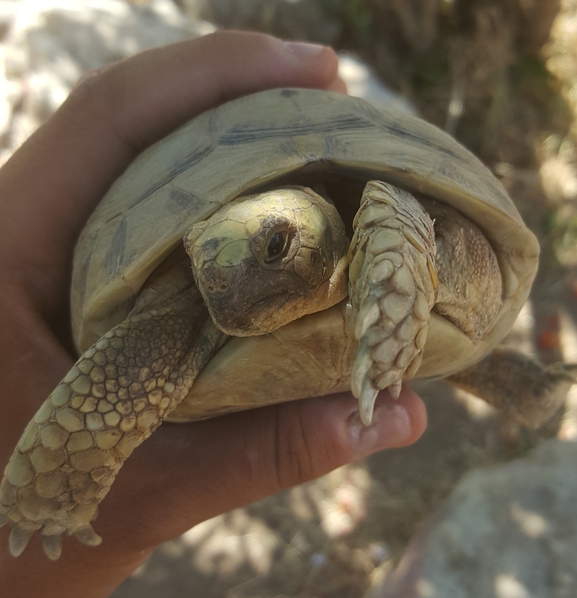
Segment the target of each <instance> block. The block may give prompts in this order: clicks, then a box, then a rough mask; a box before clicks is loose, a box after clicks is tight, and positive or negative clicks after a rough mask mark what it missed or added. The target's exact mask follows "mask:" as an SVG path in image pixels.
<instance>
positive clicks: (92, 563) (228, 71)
mask: <svg viewBox="0 0 577 598" xmlns="http://www.w3.org/2000/svg"><path fill="white" fill-rule="evenodd" d="M298 50H299V46H288V47H287V46H285V45H283V44H282V43H281V42H280V41H278V40H275V39H273V38H271V37H268V36H263V35H257V34H241V33H218V34H215V35H211V36H207V37H204V38H199V39H196V40H192V41H189V42H184V43H181V44H177V45H174V46H168V47H165V48H161V49H157V50H152V51H149V52H145V53H143V54H140V55H138V56H136V57H134V58H132V59H130V60H127V61H124V62H122V63H119V64H117V65H113V66H111V67H108V68H106V69H103V70H102V71H101V72H99V73H93V74H91V75H89V76H88V77H86V78H85V79H84V80H83V82H81V83H80V84H79V85H78V86H77V88H76V89H75V90H74V92H73V93H72V94H71V96H70V98H69V99H68V100H67V102H66V103H65V104H64V105H63V106H62V108H61V109H60V110H59V111H58V112H57V113H56V114H55V115H54V116H53V117H52V118H51V119H50V121H49V122H48V123H47V124H46V125H45V126H43V127H42V128H41V129H40V130H39V131H37V132H36V134H34V135H33V136H32V137H31V138H30V139H29V140H28V141H27V142H26V143H25V144H24V145H23V147H22V148H21V149H20V150H19V151H18V152H17V153H16V154H15V155H14V156H13V158H12V159H11V160H10V161H9V162H8V163H7V164H6V165H5V166H4V167H3V168H2V170H1V171H0V205H1V209H2V219H1V221H0V281H1V283H0V379H1V380H2V391H1V395H0V402H1V409H2V414H3V415H2V420H1V421H0V464H1V467H2V468H3V467H4V465H5V464H6V463H7V461H8V458H9V456H10V454H11V452H12V450H13V447H14V446H15V445H16V443H17V441H18V438H19V436H20V434H21V432H22V431H23V429H24V427H25V426H26V424H27V422H28V421H29V420H30V419H31V417H32V416H33V415H34V413H35V412H36V410H37V409H38V407H39V406H40V404H41V403H42V401H43V400H44V399H45V398H46V397H47V396H48V395H49V394H50V392H51V391H52V390H53V389H54V388H55V386H56V385H57V384H58V383H59V381H60V380H61V379H62V377H63V376H64V375H65V374H66V372H67V371H68V370H69V369H70V367H71V365H72V363H73V361H74V358H73V357H72V355H71V351H70V344H69V342H68V338H67V334H66V333H65V332H63V331H66V330H67V324H65V322H67V320H68V288H69V275H70V267H71V258H72V251H73V247H74V243H75V240H76V238H77V236H78V234H79V231H80V229H81V228H82V226H83V224H84V222H85V221H86V219H87V217H88V215H89V214H90V212H91V211H92V209H93V208H94V206H95V205H96V203H97V202H98V201H99V199H100V198H101V197H102V196H103V195H104V193H105V192H106V190H107V189H108V187H109V186H110V184H111V183H112V182H113V181H114V179H115V178H116V177H117V176H118V175H119V174H120V173H121V172H122V171H123V170H124V169H125V168H126V166H127V165H128V164H129V163H130V162H131V161H132V160H133V159H134V157H135V156H136V155H137V154H138V153H139V152H140V151H142V150H143V149H144V148H145V147H146V146H148V145H150V144H151V143H153V142H154V141H156V140H157V139H159V138H161V137H163V136H165V135H166V134H167V133H168V132H170V131H171V130H172V129H174V128H175V127H177V126H178V125H180V124H182V123H183V122H185V121H186V120H188V119H190V118H192V117H193V116H195V115H196V114H199V113H200V112H202V111H204V110H206V109H208V108H211V107H213V106H215V105H218V104H220V103H222V102H224V101H226V100H229V99H232V98H234V97H238V96H241V95H245V94H248V93H252V92H256V91H259V90H262V89H266V88H272V87H278V86H301V87H319V88H323V89H334V90H337V91H344V86H343V84H342V82H341V81H340V80H339V79H338V77H337V59H336V56H335V55H334V53H333V52H332V51H331V50H329V49H327V48H316V47H311V46H304V47H303V46H300V52H299V51H298ZM386 396H387V395H386V393H383V397H382V398H380V399H379V401H378V403H377V407H376V410H375V423H374V424H373V425H372V426H371V427H370V428H364V427H362V425H361V424H360V421H359V419H358V416H357V407H356V402H355V401H354V400H353V399H352V397H351V396H350V394H348V393H347V394H341V395H335V396H332V397H323V398H313V399H309V400H304V401H299V402H294V403H287V404H281V405H275V406H271V407H266V408H262V409H258V410H254V411H251V412H246V413H239V414H235V415H230V416H226V417H221V418H216V419H213V420H209V421H204V422H198V423H194V424H186V425H178V426H172V425H170V426H168V425H167V426H162V427H161V428H160V429H159V430H158V431H157V432H155V434H154V435H153V436H152V437H151V438H150V439H149V440H147V441H146V442H145V443H144V444H143V445H142V446H141V447H139V448H138V449H137V450H136V451H135V452H134V453H133V454H132V456H131V457H130V459H129V460H128V461H127V463H126V465H125V466H124V467H123V469H122V472H121V474H120V475H119V477H118V480H117V481H116V482H115V484H114V486H113V489H112V490H111V492H110V494H109V495H108V496H107V498H106V499H105V501H104V502H103V503H102V506H101V508H100V515H99V517H98V519H97V520H96V522H95V529H96V530H97V532H98V533H99V534H100V535H102V536H103V538H104V543H103V544H102V545H101V546H99V547H96V548H90V547H86V546H83V545H81V544H79V543H77V542H76V541H75V540H73V539H70V540H66V541H65V545H64V551H63V555H62V558H61V559H60V561H58V562H50V561H48V560H47V559H46V558H45V557H44V555H43V554H42V551H41V547H40V542H39V541H38V538H37V537H34V538H33V539H32V540H31V542H30V546H29V548H28V549H27V550H26V551H25V552H24V554H23V555H22V556H20V557H19V558H18V559H13V558H12V557H10V556H9V554H8V550H7V546H8V530H6V529H2V530H1V532H0V595H5V596H11V597H13V598H18V597H20V596H27V597H32V598H34V597H35V596H42V597H43V598H52V597H56V596H58V597H59V598H66V597H68V596H80V595H81V596H85V597H87V598H96V597H100V596H107V595H109V594H110V592H112V591H113V589H114V588H115V587H116V586H117V585H118V584H119V583H120V582H121V581H122V580H123V579H124V578H126V577H127V576H128V575H130V573H131V572H132V571H133V570H134V569H135V568H136V567H137V566H138V565H140V564H141V563H142V562H143V561H144V560H146V559H147V558H148V556H149V555H150V553H151V551H152V550H153V549H154V547H155V546H157V545H158V544H159V543H161V542H163V541H166V540H169V539H171V538H174V537H177V536H178V535H180V534H181V533H182V532H184V531H185V530H187V529H189V528H190V527H192V526H193V525H195V524H196V523H199V522H200V521H203V520H205V519H207V518H210V517H213V516H215V515H217V514H220V513H223V512H226V511H228V510H230V509H233V508H235V507H239V506H242V505H245V504H247V503H250V502H252V501H255V500H258V499H260V498H262V497H264V496H267V495H270V494H273V493H275V492H278V491H279V490H282V489H284V488H287V487H290V486H293V485H295V484H298V483H301V482H304V481H306V480H309V479H312V478H315V477H318V476H320V475H322V474H324V473H326V472H328V471H330V470H332V469H334V468H335V467H338V466H340V465H343V464H345V463H348V462H349V461H351V460H354V459H357V458H361V457H363V456H365V455H368V454H370V453H372V452H375V451H377V450H381V449H384V448H389V447H399V446H404V445H407V444H410V443H412V442H414V441H415V440H416V439H417V438H418V437H419V436H420V435H421V433H422V431H423V429H424V426H425V421H426V416H425V410H424V407H423V404H422V403H421V402H420V400H419V399H418V397H417V396H416V395H415V394H414V393H412V392H410V391H409V390H404V391H403V393H402V394H401V397H400V398H399V399H398V401H396V402H395V401H392V399H390V398H386ZM35 536H37V534H36V535H35Z"/></svg>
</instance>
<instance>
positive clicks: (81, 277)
mask: <svg viewBox="0 0 577 598" xmlns="http://www.w3.org/2000/svg"><path fill="white" fill-rule="evenodd" d="M97 237H98V233H97V232H96V233H94V234H93V235H90V236H89V237H88V239H86V240H85V241H84V242H85V245H86V247H93V246H94V242H95V241H96V238H97ZM91 260H92V251H87V252H86V257H85V260H84V262H83V263H82V266H80V269H79V271H78V275H77V276H78V285H77V287H76V288H77V289H78V298H79V300H80V302H81V303H82V302H84V296H85V295H86V280H87V278H88V270H89V268H90V261H91Z"/></svg>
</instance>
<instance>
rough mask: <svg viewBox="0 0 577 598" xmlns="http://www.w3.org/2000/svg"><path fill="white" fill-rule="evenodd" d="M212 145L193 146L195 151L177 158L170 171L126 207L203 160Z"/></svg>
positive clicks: (141, 200)
mask: <svg viewBox="0 0 577 598" xmlns="http://www.w3.org/2000/svg"><path fill="white" fill-rule="evenodd" d="M213 149H214V148H213V146H212V145H208V146H203V147H200V148H195V151H194V152H193V153H192V154H189V155H188V156H186V157H184V158H183V159H182V160H179V161H178V162H177V163H176V164H175V165H174V166H173V167H172V168H171V170H170V172H169V173H168V174H167V175H166V176H165V177H164V178H163V179H161V180H159V181H158V182H157V183H156V185H154V186H152V187H150V188H149V189H147V190H146V192H145V193H143V194H142V195H141V196H140V197H138V198H136V199H135V200H134V201H133V202H132V203H131V204H130V205H128V207H127V209H129V210H130V209H132V208H133V207H134V206H137V205H138V204H139V203H141V202H143V201H144V200H145V199H147V198H148V197H150V196H151V195H152V194H153V193H155V192H156V191H158V190H159V189H160V188H162V187H164V186H166V185H168V183H170V182H171V181H172V180H174V179H175V178H176V177H177V176H178V175H179V174H181V173H182V172H184V171H185V170H188V169H189V168H190V167H192V166H194V165H195V164H196V163H197V162H200V161H202V160H204V159H205V158H206V157H207V156H208V155H209V154H210V153H211V152H212V151H213Z"/></svg>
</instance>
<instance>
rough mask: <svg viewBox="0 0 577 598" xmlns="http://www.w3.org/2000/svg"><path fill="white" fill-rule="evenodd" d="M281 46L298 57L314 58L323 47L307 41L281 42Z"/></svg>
mask: <svg viewBox="0 0 577 598" xmlns="http://www.w3.org/2000/svg"><path fill="white" fill-rule="evenodd" d="M283 46H284V48H285V50H286V51H287V52H290V53H291V54H295V55H296V56H298V57H299V58H314V57H315V56H318V55H319V54H320V53H321V52H322V51H323V50H324V49H325V46H321V45H319V44H309V43H308V42H283Z"/></svg>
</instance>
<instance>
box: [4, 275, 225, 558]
mask: <svg viewBox="0 0 577 598" xmlns="http://www.w3.org/2000/svg"><path fill="white" fill-rule="evenodd" d="M144 296H145V297H147V296H146V295H144ZM147 299H148V297H147ZM141 304H142V303H141ZM138 307H139V304H138V303H137V305H136V308H135V310H134V311H133V312H132V314H131V315H130V316H129V317H128V318H127V319H126V320H125V321H124V322H122V323H121V324H119V325H118V326H116V327H115V328H114V329H112V330H111V331H110V332H108V333H106V334H105V335H104V336H103V337H102V338H101V339H100V340H99V341H98V342H97V343H96V344H95V345H94V346H93V347H91V348H90V349H88V351H86V353H84V355H82V357H80V359H79V360H78V361H77V362H76V364H75V365H74V367H73V368H72V369H71V370H70V372H69V373H68V374H67V375H66V377H65V378H64V380H63V381H62V382H61V383H60V384H59V385H58V387H57V388H56V389H55V390H54V392H53V393H52V394H51V395H50V396H49V397H48V399H47V400H46V401H45V402H44V404H43V405H42V407H40V409H39V410H38V412H37V413H36V415H35V416H34V419H33V420H32V421H31V422H30V423H29V424H28V426H27V428H26V430H25V431H24V434H23V435H22V437H21V439H20V441H19V443H18V446H17V447H16V449H15V450H14V453H13V455H12V457H11V459H10V461H9V463H8V466H7V467H6V471H5V474H4V479H3V480H2V483H1V485H0V524H5V523H10V524H11V526H12V533H11V535H10V552H11V553H12V554H13V555H14V556H18V555H19V554H21V553H22V552H23V550H24V549H25V548H26V545H27V543H28V540H29V538H30V536H31V535H32V533H33V532H35V531H40V533H41V534H42V539H43V545H44V550H45V552H46V554H47V555H48V557H49V558H51V559H58V558H59V556H60V553H61V546H62V534H63V533H64V532H66V533H68V534H75V535H76V537H77V538H78V539H79V540H80V541H81V542H83V543H84V544H88V545H96V544H99V543H100V542H101V538H100V537H99V536H98V535H97V534H96V533H95V532H94V530H93V529H92V526H91V525H90V522H91V521H92V520H93V519H94V518H95V517H96V514H97V507H98V504H99V503H100V501H101V500H102V499H103V498H104V497H105V496H106V494H107V493H108V491H109V490H110V486H111V484H112V482H113V480H114V478H115V476H116V474H117V473H118V470H119V469H120V467H121V466H122V464H123V463H124V461H125V459H126V458H127V457H129V455H130V454H131V453H132V451H133V450H134V449H135V448H136V447H137V446H138V445H139V444H141V443H142V442H143V441H144V440H145V439H146V438H148V437H149V436H150V435H151V434H152V432H154V430H155V429H156V428H157V427H158V426H159V425H160V424H161V423H162V421H163V420H164V418H166V416H167V415H168V414H169V413H170V412H171V411H172V410H173V409H174V408H175V407H176V405H177V404H178V403H179V401H180V400H181V399H183V398H184V397H185V396H186V394H187V392H188V390H189V389H190V386H191V385H192V382H193V380H194V379H195V377H196V376H197V375H198V373H199V372H200V370H202V368H203V367H204V365H205V364H206V363H207V362H208V361H209V360H210V358H211V356H212V355H213V354H214V352H215V351H216V350H217V349H218V348H219V346H220V345H221V344H222V342H223V339H225V338H226V337H225V335H223V334H222V333H221V332H220V331H218V330H217V329H216V328H215V327H214V325H213V324H212V322H211V321H210V320H208V321H207V311H206V308H205V306H204V304H203V302H202V300H201V298H200V294H199V292H198V290H197V288H196V287H195V286H189V287H188V288H186V289H184V290H183V291H181V292H180V293H178V294H177V295H176V296H175V297H173V298H171V299H170V301H169V302H167V303H163V304H162V305H161V306H158V305H157V306H154V305H152V306H151V305H147V306H146V307H145V308H144V310H143V311H140V310H139V309H138Z"/></svg>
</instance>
